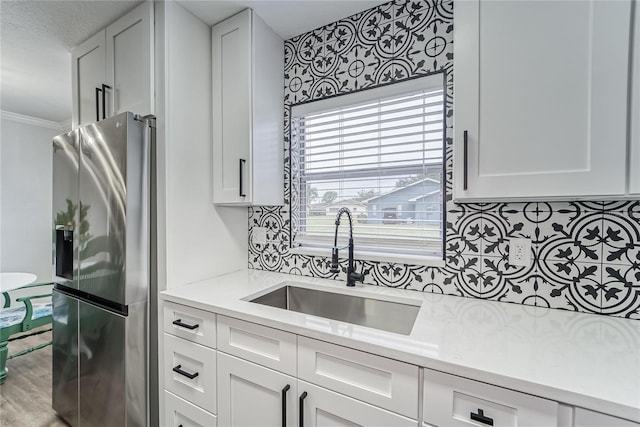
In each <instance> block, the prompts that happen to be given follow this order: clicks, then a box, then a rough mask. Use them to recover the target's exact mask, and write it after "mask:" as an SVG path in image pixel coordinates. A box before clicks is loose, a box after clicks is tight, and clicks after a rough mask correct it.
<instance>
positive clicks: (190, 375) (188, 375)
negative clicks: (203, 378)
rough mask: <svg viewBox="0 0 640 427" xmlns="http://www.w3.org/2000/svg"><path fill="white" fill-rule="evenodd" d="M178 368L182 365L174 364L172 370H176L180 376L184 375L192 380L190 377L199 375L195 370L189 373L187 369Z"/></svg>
mask: <svg viewBox="0 0 640 427" xmlns="http://www.w3.org/2000/svg"><path fill="white" fill-rule="evenodd" d="M180 368H182V365H178V366H175V367H174V368H173V372H176V373H178V374H180V375H182V376H185V377H187V378H189V379H190V380H192V379H194V378H195V377H197V376H198V375H200V374H199V373H198V372H197V371H196V372H194V373H193V374H190V373H189V372H187V371H183V370H182V369H180Z"/></svg>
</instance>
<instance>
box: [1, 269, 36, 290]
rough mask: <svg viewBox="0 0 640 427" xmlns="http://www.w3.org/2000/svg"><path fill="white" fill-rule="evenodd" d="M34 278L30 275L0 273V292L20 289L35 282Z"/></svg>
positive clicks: (33, 275) (34, 276)
mask: <svg viewBox="0 0 640 427" xmlns="http://www.w3.org/2000/svg"><path fill="white" fill-rule="evenodd" d="M36 277H37V276H36V275H35V274H32V273H0V292H7V291H11V290H13V289H17V288H21V287H22V286H24V285H28V284H29V283H33V282H35V281H36Z"/></svg>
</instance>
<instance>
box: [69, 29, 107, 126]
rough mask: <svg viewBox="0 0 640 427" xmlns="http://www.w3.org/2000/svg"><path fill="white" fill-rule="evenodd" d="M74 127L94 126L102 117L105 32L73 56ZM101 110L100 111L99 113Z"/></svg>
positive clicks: (80, 48) (74, 52)
mask: <svg viewBox="0 0 640 427" xmlns="http://www.w3.org/2000/svg"><path fill="white" fill-rule="evenodd" d="M71 68H72V69H71V79H72V104H73V114H72V115H73V118H72V125H73V127H74V128H75V127H78V126H80V125H85V124H87V123H93V122H95V121H97V120H98V114H100V117H102V116H101V114H102V106H101V99H97V97H99V96H100V95H98V94H97V93H96V88H102V85H103V84H104V83H105V82H106V79H105V32H104V31H100V32H99V33H98V34H96V35H95V36H93V37H91V38H90V39H89V40H87V41H86V42H84V43H82V44H81V45H79V46H77V47H76V48H74V49H73V52H72V53H71ZM98 108H100V111H98Z"/></svg>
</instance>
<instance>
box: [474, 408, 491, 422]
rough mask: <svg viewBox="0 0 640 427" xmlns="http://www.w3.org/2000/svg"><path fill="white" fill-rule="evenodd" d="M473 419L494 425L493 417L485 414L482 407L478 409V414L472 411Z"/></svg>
mask: <svg viewBox="0 0 640 427" xmlns="http://www.w3.org/2000/svg"><path fill="white" fill-rule="evenodd" d="M471 419H472V420H473V421H478V422H481V423H482V424H486V425H488V426H492V425H493V418H489V417H485V416H484V411H483V410H482V409H478V413H477V414H474V413H473V412H471Z"/></svg>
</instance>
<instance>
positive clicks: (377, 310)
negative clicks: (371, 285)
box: [249, 285, 420, 335]
mask: <svg viewBox="0 0 640 427" xmlns="http://www.w3.org/2000/svg"><path fill="white" fill-rule="evenodd" d="M249 301H250V302H254V303H257V304H263V305H269V306H271V307H277V308H282V309H284V310H291V311H297V312H299V313H305V314H311V315H314V316H318V317H324V318H327V319H333V320H339V321H342V322H347V323H354V324H356V325H361V326H367V327H369V328H374V329H382V330H384V331H389V332H394V333H397V334H403V335H409V334H410V333H411V329H413V324H414V323H415V321H416V316H417V315H418V311H419V310H420V306H419V305H412V304H405V303H398V302H392V301H385V300H379V299H373V298H364V297H359V296H354V295H345V294H339V293H336V292H326V291H320V290H317V289H308V288H302V287H298V286H291V285H286V286H283V287H281V288H278V289H276V290H273V291H271V292H269V293H268V294H265V295H262V296H259V297H257V298H253V299H251V300H249Z"/></svg>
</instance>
